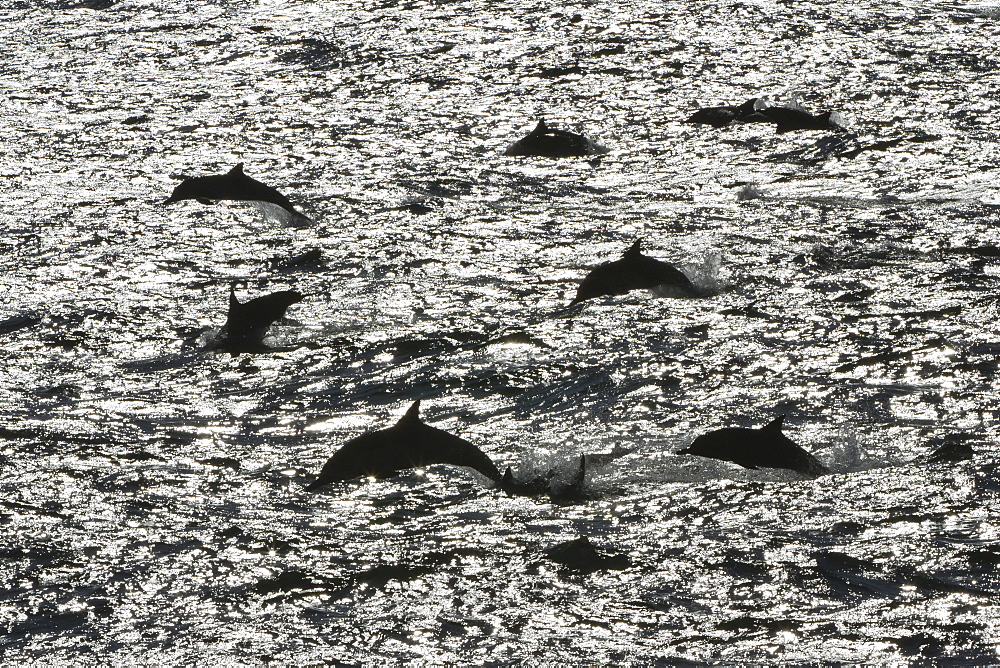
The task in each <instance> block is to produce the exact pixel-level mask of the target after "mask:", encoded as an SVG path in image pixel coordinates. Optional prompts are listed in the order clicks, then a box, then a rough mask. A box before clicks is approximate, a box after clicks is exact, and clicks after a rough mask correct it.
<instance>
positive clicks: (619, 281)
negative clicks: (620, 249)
mask: <svg viewBox="0 0 1000 668" xmlns="http://www.w3.org/2000/svg"><path fill="white" fill-rule="evenodd" d="M641 246H642V241H641V240H640V239H636V241H635V243H634V244H632V246H631V247H630V248H629V249H628V250H627V251H625V254H624V255H622V257H621V259H620V260H615V261H614V262H605V263H604V264H602V265H600V266H598V267H595V268H594V269H593V270H591V272H590V273H589V274H587V275H586V276H585V277H584V279H583V281H582V282H581V283H580V287H579V288H578V289H577V291H576V297H574V298H573V301H571V302H570V303H569V305H570V306H573V305H574V304H578V303H580V302H582V301H585V300H587V299H593V298H594V297H603V296H605V295H623V294H625V293H627V292H630V291H631V290H641V289H647V290H650V289H652V288H656V287H660V286H670V287H675V288H679V289H680V290H681V291H683V292H685V293H687V294H689V295H692V296H694V295H697V294H698V290H697V288H695V287H694V285H693V284H692V283H691V279H689V278H688V277H687V276H685V275H684V274H683V273H682V272H681V271H680V270H679V269H677V268H675V267H674V266H673V265H671V264H669V263H667V262H662V261H660V260H657V259H655V258H651V257H649V256H648V255H643V254H642V249H641Z"/></svg>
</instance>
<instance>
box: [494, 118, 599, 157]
mask: <svg viewBox="0 0 1000 668" xmlns="http://www.w3.org/2000/svg"><path fill="white" fill-rule="evenodd" d="M608 151H609V149H608V148H607V147H605V146H601V145H600V144H597V143H595V142H594V141H592V140H590V139H588V138H586V137H584V136H583V135H578V134H576V133H574V132H568V131H566V130H556V129H555V128H550V127H549V126H548V125H546V124H545V121H544V120H541V121H538V125H536V126H535V129H534V130H532V131H531V132H529V133H528V135H527V136H526V137H525V138H524V139H520V140H518V141H516V142H514V143H513V144H511V145H510V146H509V147H508V148H507V150H506V151H504V155H520V156H528V155H530V156H540V157H543V158H571V157H574V156H581V155H602V154H604V153H607V152H608Z"/></svg>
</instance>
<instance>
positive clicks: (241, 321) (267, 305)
mask: <svg viewBox="0 0 1000 668" xmlns="http://www.w3.org/2000/svg"><path fill="white" fill-rule="evenodd" d="M300 301H302V293H300V292H296V291H295V290H282V291H280V292H272V293H271V294H269V295H263V296H261V297H256V298H254V299H251V300H249V301H247V302H243V303H240V300H239V299H237V298H236V288H235V286H230V287H229V313H228V315H227V317H226V324H225V326H223V328H222V336H221V337H220V339H219V341H218V343H216V347H218V348H223V349H225V350H229V351H230V352H233V353H236V352H256V351H260V350H262V349H264V350H266V347H265V346H264V344H263V340H264V335H265V334H267V330H268V328H269V327H270V326H271V325H272V324H274V322H275V321H277V320H281V319H282V318H284V317H285V311H287V310H288V307H289V306H291V305H292V304H295V303H298V302H300Z"/></svg>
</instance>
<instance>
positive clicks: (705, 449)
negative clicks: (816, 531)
mask: <svg viewBox="0 0 1000 668" xmlns="http://www.w3.org/2000/svg"><path fill="white" fill-rule="evenodd" d="M784 420H785V417H784V416H783V415H782V416H780V417H776V418H775V419H774V420H772V421H771V422H770V423H768V424H767V425H765V426H764V427H761V428H760V429H742V428H739V427H727V428H725V429H719V430H717V431H712V432H709V433H707V434H702V435H701V436H699V437H698V438H696V439H694V443H692V444H691V445H690V447H687V448H685V449H683V450H680V451H678V452H677V454H679V455H698V456H700V457H710V458H712V459H722V460H724V461H727V462H733V463H734V464H738V465H740V466H742V467H743V468H747V469H756V468H758V467H761V466H763V467H766V468H771V469H790V470H792V471H796V472H798V473H801V474H803V475H808V476H813V477H815V476H819V475H823V474H825V473H829V471H828V470H827V468H826V467H825V466H823V464H821V463H820V461H819V460H818V459H816V458H815V457H813V456H812V455H811V454H809V453H808V452H807V451H806V450H804V449H803V448H801V447H800V446H798V445H796V444H795V443H792V441H790V440H789V439H788V438H787V437H786V436H785V435H784V434H782V433H781V427H782V424H783V423H784Z"/></svg>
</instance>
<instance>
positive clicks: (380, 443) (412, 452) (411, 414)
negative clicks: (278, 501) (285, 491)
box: [306, 400, 502, 491]
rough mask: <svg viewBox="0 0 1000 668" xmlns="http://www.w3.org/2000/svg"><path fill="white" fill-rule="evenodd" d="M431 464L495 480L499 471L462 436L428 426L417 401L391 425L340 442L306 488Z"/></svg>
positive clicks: (310, 488)
mask: <svg viewBox="0 0 1000 668" xmlns="http://www.w3.org/2000/svg"><path fill="white" fill-rule="evenodd" d="M432 464H451V465H453V466H466V467H468V468H470V469H475V470H476V471H479V472H480V473H482V474H483V475H484V476H486V477H487V478H489V479H490V480H493V481H494V482H496V483H499V482H500V481H501V479H502V478H501V476H500V472H499V471H498V470H497V467H496V465H495V464H494V463H493V461H492V460H491V459H490V458H489V457H487V456H486V455H485V454H484V453H483V451H482V450H480V449H479V448H477V447H476V446H474V445H473V444H472V443H469V442H468V441H466V440H465V439H462V438H459V437H458V436H453V435H452V434H449V433H448V432H446V431H442V430H440V429H436V428H435V427H431V426H428V425H426V424H424V423H423V421H422V420H421V419H420V401H419V400H418V401H414V402H413V405H412V406H410V409H409V410H408V411H406V414H405V415H404V416H403V417H402V418H400V420H399V422H397V423H396V424H395V425H393V426H392V427H389V428H388V429H379V430H378V431H372V432H368V433H367V434H362V435H361V436H358V437H357V438H354V439H351V440H350V441H348V442H347V443H345V444H344V445H343V447H341V448H340V449H339V450H337V452H335V453H333V456H332V457H330V459H328V460H327V462H326V464H324V465H323V469H322V470H321V471H320V472H319V475H318V476H317V477H316V480H314V481H313V482H312V483H311V484H310V485H309V486H308V487H306V490H308V491H312V490H315V489H317V488H319V487H322V486H324V485H329V484H330V483H332V482H339V481H342V480H351V479H353V478H359V477H361V476H375V477H379V478H381V477H386V476H390V475H392V474H394V473H397V472H399V471H403V470H406V469H411V468H420V467H424V466H430V465H432Z"/></svg>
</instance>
